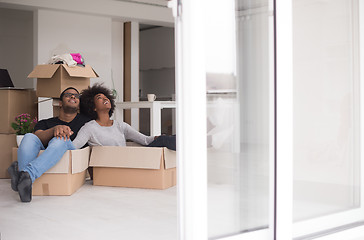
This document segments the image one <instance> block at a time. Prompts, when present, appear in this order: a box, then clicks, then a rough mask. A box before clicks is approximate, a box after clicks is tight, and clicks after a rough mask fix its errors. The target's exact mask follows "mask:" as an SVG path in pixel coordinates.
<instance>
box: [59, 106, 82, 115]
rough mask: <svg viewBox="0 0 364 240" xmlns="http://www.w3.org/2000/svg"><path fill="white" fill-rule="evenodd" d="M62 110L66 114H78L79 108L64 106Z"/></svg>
mask: <svg viewBox="0 0 364 240" xmlns="http://www.w3.org/2000/svg"><path fill="white" fill-rule="evenodd" d="M62 108H63V112H64V113H68V114H72V113H77V112H78V108H77V107H70V106H62Z"/></svg>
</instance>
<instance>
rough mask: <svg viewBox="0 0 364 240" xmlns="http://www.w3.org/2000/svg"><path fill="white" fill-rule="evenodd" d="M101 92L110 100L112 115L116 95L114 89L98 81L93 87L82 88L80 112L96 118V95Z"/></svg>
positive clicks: (110, 113) (110, 114)
mask: <svg viewBox="0 0 364 240" xmlns="http://www.w3.org/2000/svg"><path fill="white" fill-rule="evenodd" d="M99 93H102V94H104V95H105V96H106V97H107V98H108V99H109V100H110V103H111V109H110V111H109V116H110V117H111V116H112V114H113V113H114V109H115V96H114V95H113V94H112V91H111V90H110V89H108V88H107V87H104V86H103V84H100V83H97V84H94V85H93V86H92V87H88V88H87V89H84V90H82V92H81V98H80V112H81V113H82V114H85V115H86V116H89V117H90V118H92V119H94V120H95V119H97V113H96V111H95V101H94V97H95V96H96V95H97V94H99Z"/></svg>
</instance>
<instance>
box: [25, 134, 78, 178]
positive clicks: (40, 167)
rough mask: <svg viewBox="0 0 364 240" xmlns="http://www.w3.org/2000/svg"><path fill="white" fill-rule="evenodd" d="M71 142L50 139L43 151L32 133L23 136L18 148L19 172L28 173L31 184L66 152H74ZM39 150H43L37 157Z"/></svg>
mask: <svg viewBox="0 0 364 240" xmlns="http://www.w3.org/2000/svg"><path fill="white" fill-rule="evenodd" d="M74 149H75V147H74V146H73V144H72V141H71V140H67V141H65V140H64V139H57V138H55V137H54V138H52V139H51V140H50V141H49V143H48V147H47V148H46V149H45V148H44V146H43V144H42V142H41V141H40V139H39V138H38V137H37V136H36V135H35V134H33V133H27V134H25V136H24V138H23V140H22V142H21V144H20V146H19V148H18V166H19V171H26V172H28V173H29V175H30V178H31V179H32V182H34V180H35V179H36V178H38V177H40V176H41V175H42V174H43V173H44V172H46V171H47V170H48V169H50V168H51V167H53V166H54V165H56V163H57V162H58V161H59V160H60V159H61V158H62V156H63V154H64V153H65V152H66V151H67V150H74ZM40 150H45V151H44V152H43V153H42V154H41V155H39V157H38V154H39V151H40Z"/></svg>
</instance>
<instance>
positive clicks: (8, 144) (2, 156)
mask: <svg viewBox="0 0 364 240" xmlns="http://www.w3.org/2000/svg"><path fill="white" fill-rule="evenodd" d="M0 146H1V151H0V178H10V176H9V174H8V171H7V169H8V167H9V166H10V164H11V151H12V149H13V147H16V135H15V134H0Z"/></svg>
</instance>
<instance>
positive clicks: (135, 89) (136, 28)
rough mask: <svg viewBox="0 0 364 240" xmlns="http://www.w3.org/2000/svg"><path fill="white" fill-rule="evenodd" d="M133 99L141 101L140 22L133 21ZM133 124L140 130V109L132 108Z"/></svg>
mask: <svg viewBox="0 0 364 240" xmlns="http://www.w3.org/2000/svg"><path fill="white" fill-rule="evenodd" d="M131 101H132V102H139V23H138V22H131ZM131 126H133V128H134V129H137V130H139V109H132V110H131Z"/></svg>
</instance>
